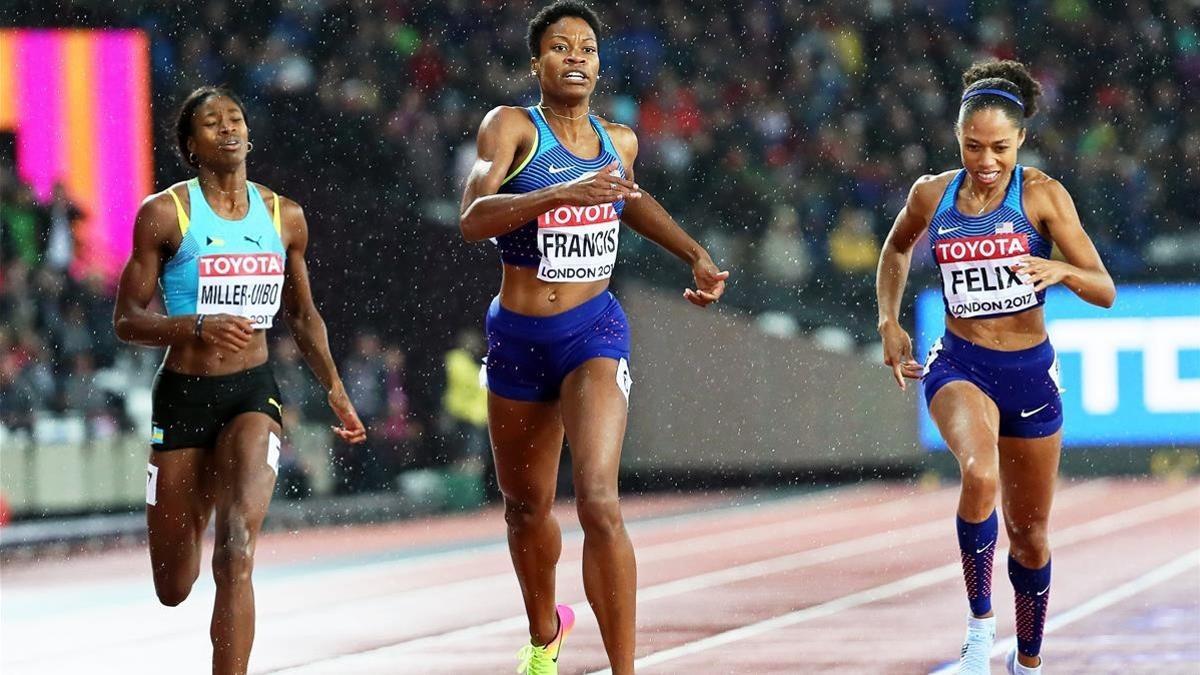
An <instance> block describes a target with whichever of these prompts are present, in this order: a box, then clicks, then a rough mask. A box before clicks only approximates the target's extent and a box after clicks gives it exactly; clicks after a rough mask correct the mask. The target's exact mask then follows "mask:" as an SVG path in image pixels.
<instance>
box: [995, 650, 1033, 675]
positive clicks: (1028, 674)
mask: <svg viewBox="0 0 1200 675" xmlns="http://www.w3.org/2000/svg"><path fill="white" fill-rule="evenodd" d="M1004 665H1005V666H1007V667H1008V675H1042V664H1041V662H1039V663H1038V664H1037V666H1035V667H1033V668H1030V667H1029V666H1023V665H1021V662H1020V661H1018V660H1017V648H1016V647H1013V648H1012V650H1011V651H1009V652H1008V658H1006V659H1004Z"/></svg>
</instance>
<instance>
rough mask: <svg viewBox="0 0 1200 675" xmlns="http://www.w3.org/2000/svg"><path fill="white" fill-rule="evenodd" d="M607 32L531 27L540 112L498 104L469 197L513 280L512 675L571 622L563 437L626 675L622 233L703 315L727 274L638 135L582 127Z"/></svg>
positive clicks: (580, 13) (491, 338) (556, 644)
mask: <svg viewBox="0 0 1200 675" xmlns="http://www.w3.org/2000/svg"><path fill="white" fill-rule="evenodd" d="M599 31H600V22H599V20H598V19H597V18H596V15H595V14H594V13H593V12H592V11H591V10H590V9H588V8H587V7H586V6H584V5H582V4H579V3H577V2H557V3H555V4H553V5H550V6H548V7H546V8H544V9H543V10H542V11H540V12H539V13H538V14H537V15H536V16H535V17H534V18H533V20H532V21H530V24H529V34H528V39H529V50H530V56H531V59H530V66H531V69H532V71H533V76H534V77H535V78H536V79H537V82H538V87H539V89H540V90H541V102H540V103H539V104H538V105H536V106H533V107H530V108H517V107H507V106H504V107H499V108H496V109H495V110H492V111H491V112H490V113H488V114H487V116H486V117H485V118H484V120H483V124H482V125H481V127H480V129H479V141H478V159H477V161H476V162H475V166H474V168H473V169H472V171H471V175H470V177H469V178H468V180H467V186H466V190H465V192H464V194H463V200H462V217H461V227H462V233H463V236H464V237H465V238H466V239H467V240H469V241H480V240H483V239H492V240H494V241H495V242H496V244H497V245H498V247H499V248H500V258H501V261H502V263H503V270H504V275H503V278H502V281H501V285H500V294H499V295H498V296H497V297H496V299H495V300H494V301H492V305H491V308H490V309H489V310H488V314H487V337H488V353H487V361H486V375H487V387H488V390H489V392H488V427H489V429H490V431H491V438H492V449H493V452H494V454H495V458H496V473H497V478H498V480H499V483H500V490H501V492H502V493H503V495H504V509H505V519H506V520H507V522H508V541H509V549H510V552H511V554H512V560H513V566H514V568H515V569H516V573H517V579H518V581H519V582H520V585H521V593H522V595H523V597H524V600H525V611H526V614H527V615H528V617H529V633H530V638H531V639H530V643H529V644H527V645H525V647H524V648H523V649H522V650H521V653H520V658H521V664H520V668H519V672H528V673H539V674H540V673H556V672H557V668H558V666H557V660H558V656H559V651H560V648H561V646H562V640H563V638H564V637H565V635H566V633H567V631H569V630H570V628H571V625H572V624H573V622H574V614H573V613H572V611H571V609H570V608H569V607H567V606H565V605H557V606H556V604H555V596H554V576H555V566H556V564H557V562H558V557H559V552H560V550H561V548H562V536H561V534H560V531H559V528H558V523H557V522H556V521H555V519H554V517H553V515H551V512H550V509H551V506H552V505H553V502H554V494H555V490H556V484H557V477H558V463H559V457H560V456H561V454H562V444H563V436H564V433H565V435H566V438H567V440H568V442H569V446H570V448H571V456H572V460H573V467H574V482H575V494H576V500H577V509H578V512H579V520H580V524H581V525H582V526H583V533H584V543H583V579H584V590H585V591H586V593H587V597H588V602H589V603H590V604H591V607H592V610H593V611H594V612H595V614H596V619H597V622H598V623H599V625H600V634H601V637H602V638H603V640H604V648H605V651H606V652H607V653H608V659H609V662H610V664H611V665H612V670H613V672H614V673H616V674H618V675H621V674H626V673H632V672H633V654H634V642H635V634H634V608H635V594H636V589H637V581H636V569H635V564H634V555H633V546H632V544H631V543H630V541H629V536H628V534H627V533H626V531H625V526H624V523H623V521H622V518H621V511H620V507H619V505H618V500H617V476H618V470H619V468H620V458H621V444H622V440H623V437H624V434H625V422H626V416H627V407H628V400H629V399H628V397H629V394H630V386H631V383H632V378H631V376H630V367H629V327H628V324H627V323H626V320H625V314H624V312H622V311H621V306H620V304H619V303H618V302H617V300H616V298H614V297H613V295H612V294H611V293H609V292H608V280H609V277H610V276H611V275H612V271H613V266H614V265H615V264H616V259H617V240H618V234H619V230H620V224H619V222H620V221H621V220H623V221H624V222H625V224H627V225H629V227H630V228H631V229H633V230H634V231H635V232H637V233H638V234H640V235H642V236H644V237H646V238H648V239H650V240H651V241H654V242H655V243H657V244H659V245H660V246H662V247H663V248H665V249H666V250H667V251H669V252H671V253H672V254H674V255H675V256H677V257H678V258H680V259H682V260H683V261H684V262H685V263H687V264H688V265H689V267H690V268H691V270H692V274H693V276H694V277H695V281H696V288H695V290H692V289H688V290H686V291H684V297H685V298H686V299H688V300H689V301H691V302H692V303H694V304H696V305H699V306H701V307H704V306H707V305H709V304H710V303H713V302H716V301H717V299H718V298H720V297H721V294H722V293H723V292H724V290H725V279H726V278H727V277H728V276H729V275H728V273H727V272H722V271H720V270H718V269H717V266H716V265H715V264H714V263H713V261H712V258H711V257H710V256H709V254H708V252H707V251H705V250H704V248H703V247H702V246H700V245H699V244H698V243H696V242H695V241H694V240H693V239H692V238H691V237H689V236H688V235H687V233H685V232H684V231H683V230H682V229H681V228H680V227H679V225H678V224H676V223H675V221H674V220H673V219H672V218H671V216H670V215H669V214H667V212H666V211H665V210H664V209H663V208H662V206H660V205H659V204H658V202H657V201H655V200H654V198H653V197H651V196H650V195H649V194H646V193H645V192H643V191H642V190H641V188H640V187H638V185H637V184H636V183H634V179H633V164H634V159H635V158H636V156H637V137H636V136H635V135H634V133H633V131H632V130H631V129H629V128H628V127H626V126H623V125H620V124H613V123H611V122H607V121H605V120H602V119H600V118H599V117H596V116H595V115H591V114H589V106H590V100H591V95H592V92H593V91H594V90H595V87H596V80H597V78H598V77H599V65H600V62H599V57H598V48H599V45H598V42H597V35H598V33H599Z"/></svg>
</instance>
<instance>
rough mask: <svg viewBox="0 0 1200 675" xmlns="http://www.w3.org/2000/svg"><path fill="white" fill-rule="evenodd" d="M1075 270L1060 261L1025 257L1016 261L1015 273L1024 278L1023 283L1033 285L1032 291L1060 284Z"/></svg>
mask: <svg viewBox="0 0 1200 675" xmlns="http://www.w3.org/2000/svg"><path fill="white" fill-rule="evenodd" d="M1074 271H1075V268H1074V267H1073V266H1072V265H1071V264H1070V263H1066V262H1063V261H1061V260H1047V259H1046V258H1038V257H1036V256H1030V255H1027V256H1025V257H1023V258H1021V259H1020V260H1018V261H1017V273H1018V274H1019V275H1020V276H1022V277H1024V278H1025V283H1027V284H1033V290H1034V291H1039V292H1040V291H1042V290H1045V288H1046V287H1047V286H1053V285H1054V284H1057V283H1060V282H1062V280H1063V279H1066V278H1067V277H1069V276H1071V273H1072V272H1074Z"/></svg>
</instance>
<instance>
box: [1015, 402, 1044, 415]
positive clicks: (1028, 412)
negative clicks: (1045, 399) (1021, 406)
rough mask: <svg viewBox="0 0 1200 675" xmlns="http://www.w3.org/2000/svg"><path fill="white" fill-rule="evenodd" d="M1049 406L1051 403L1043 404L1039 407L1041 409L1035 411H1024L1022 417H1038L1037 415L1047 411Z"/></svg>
mask: <svg viewBox="0 0 1200 675" xmlns="http://www.w3.org/2000/svg"><path fill="white" fill-rule="evenodd" d="M1048 405H1050V404H1049V403H1043V404H1042V405H1040V406H1039V407H1037V408H1034V409H1033V410H1022V411H1021V417H1033V416H1034V415H1036V414H1038V413H1040V412H1041V411H1043V410H1045V409H1046V406H1048Z"/></svg>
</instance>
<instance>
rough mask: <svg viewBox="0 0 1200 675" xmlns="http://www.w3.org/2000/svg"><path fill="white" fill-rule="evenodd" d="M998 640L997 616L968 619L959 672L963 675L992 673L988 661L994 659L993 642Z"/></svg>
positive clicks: (989, 674) (960, 655)
mask: <svg viewBox="0 0 1200 675" xmlns="http://www.w3.org/2000/svg"><path fill="white" fill-rule="evenodd" d="M995 640H996V617H994V616H989V617H988V618H986V619H976V618H975V617H973V616H972V617H969V618H968V619H967V636H966V637H965V638H963V646H962V652H960V653H959V656H958V672H959V673H961V674H962V675H991V672H992V670H991V667H990V666H988V662H989V661H991V660H992V643H993V642H994V641H995Z"/></svg>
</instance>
